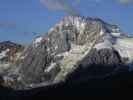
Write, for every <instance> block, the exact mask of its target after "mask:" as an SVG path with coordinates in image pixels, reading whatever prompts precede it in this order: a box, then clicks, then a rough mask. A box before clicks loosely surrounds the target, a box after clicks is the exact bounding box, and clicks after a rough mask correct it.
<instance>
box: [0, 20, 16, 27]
mask: <svg viewBox="0 0 133 100" xmlns="http://www.w3.org/2000/svg"><path fill="white" fill-rule="evenodd" d="M16 26H17V25H16V23H15V22H8V21H0V29H15V28H16Z"/></svg>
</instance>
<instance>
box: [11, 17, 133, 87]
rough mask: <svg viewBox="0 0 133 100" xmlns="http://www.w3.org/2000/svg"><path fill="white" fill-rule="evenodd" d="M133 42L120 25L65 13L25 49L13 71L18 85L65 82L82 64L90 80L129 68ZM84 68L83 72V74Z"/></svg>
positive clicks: (132, 60)
mask: <svg viewBox="0 0 133 100" xmlns="http://www.w3.org/2000/svg"><path fill="white" fill-rule="evenodd" d="M132 42H133V38H129V37H128V35H126V34H124V33H123V32H121V30H120V29H119V27H118V26H116V25H110V24H108V23H106V22H104V21H102V20H101V19H95V18H89V17H88V18H85V17H80V16H67V17H64V18H63V19H62V20H61V21H60V22H59V23H57V24H56V25H55V26H54V27H52V28H51V29H50V30H49V31H48V32H47V34H45V35H43V36H39V37H37V38H35V39H34V40H33V41H32V43H31V44H30V45H29V47H28V48H26V49H25V50H24V52H23V54H22V56H21V57H20V58H23V59H22V60H20V63H19V66H18V67H17V68H16V70H17V71H15V73H10V74H11V75H12V74H13V75H14V74H15V75H16V76H17V80H16V83H15V86H14V88H16V89H27V88H33V87H36V86H40V85H41V86H42V85H44V86H45V85H50V84H55V83H60V82H62V81H63V82H64V81H65V80H66V79H67V77H68V76H69V75H71V74H72V73H75V71H76V70H78V68H81V69H83V70H84V69H86V68H87V69H86V72H85V73H86V74H85V75H87V76H88V77H86V80H88V78H89V77H90V78H91V77H93V78H97V76H100V77H101V78H103V77H105V76H106V74H108V75H111V74H110V73H114V74H115V73H119V72H121V71H122V72H127V71H128V70H129V66H128V64H129V63H132V62H133V53H132V52H131V49H133V46H132ZM129 47H130V48H129ZM97 65H101V66H100V67H98V66H97ZM83 72H84V71H83ZM83 72H80V73H79V76H80V75H81V77H82V75H83ZM81 73H82V74H81ZM96 75H97V76H96ZM79 76H78V78H77V79H80V77H79ZM83 76H84V75H83ZM76 77H77V76H76ZM82 78H85V77H82ZM39 84H40V85H39Z"/></svg>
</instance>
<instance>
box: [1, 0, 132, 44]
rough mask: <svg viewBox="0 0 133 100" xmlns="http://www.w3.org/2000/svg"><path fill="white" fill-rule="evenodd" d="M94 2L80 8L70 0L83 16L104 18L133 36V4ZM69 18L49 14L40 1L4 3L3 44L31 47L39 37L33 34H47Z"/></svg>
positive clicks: (59, 13)
mask: <svg viewBox="0 0 133 100" xmlns="http://www.w3.org/2000/svg"><path fill="white" fill-rule="evenodd" d="M69 1H70V2H69ZM94 1H95V0H81V2H80V3H79V4H78V5H76V4H75V3H73V2H74V0H73V1H72V0H68V2H69V3H73V5H75V6H74V7H75V9H76V10H77V11H78V12H79V13H80V14H81V15H82V16H89V17H98V18H101V19H103V20H104V21H106V22H109V23H111V24H118V25H119V26H120V28H121V29H122V31H124V32H126V33H129V34H133V28H132V27H133V13H132V11H133V4H131V5H127V6H125V5H121V4H119V3H118V2H116V0H103V1H101V2H97V3H96V2H94ZM65 15H67V14H66V13H65V12H63V11H51V10H48V9H47V8H46V7H44V6H43V5H42V4H41V3H40V1H39V0H0V41H5V40H11V41H15V42H20V43H28V42H30V41H31V40H32V38H33V37H35V36H37V35H39V34H34V33H32V32H36V33H45V32H47V31H48V30H49V28H50V27H52V26H54V24H55V23H57V22H58V21H59V20H60V19H61V18H62V17H63V16H65Z"/></svg>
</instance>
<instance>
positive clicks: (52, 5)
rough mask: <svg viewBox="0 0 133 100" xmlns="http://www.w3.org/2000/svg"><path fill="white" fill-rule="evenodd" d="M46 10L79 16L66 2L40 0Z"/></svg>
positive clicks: (62, 0) (64, 0)
mask: <svg viewBox="0 0 133 100" xmlns="http://www.w3.org/2000/svg"><path fill="white" fill-rule="evenodd" d="M40 2H41V4H43V5H44V6H45V7H46V8H47V9H49V10H52V11H64V12H66V13H68V14H70V15H79V13H78V11H77V10H75V9H74V7H73V6H72V5H71V4H69V3H68V2H67V1H66V0H40Z"/></svg>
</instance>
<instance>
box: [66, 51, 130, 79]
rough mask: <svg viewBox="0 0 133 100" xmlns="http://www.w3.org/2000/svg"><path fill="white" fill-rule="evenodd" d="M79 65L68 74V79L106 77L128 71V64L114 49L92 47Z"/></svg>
mask: <svg viewBox="0 0 133 100" xmlns="http://www.w3.org/2000/svg"><path fill="white" fill-rule="evenodd" d="M78 65H79V66H78V68H77V69H76V71H74V72H73V73H72V74H70V75H69V76H68V80H71V81H73V80H88V79H90V78H94V79H95V78H105V77H108V76H111V75H114V74H117V73H119V72H128V66H127V65H125V64H124V62H123V61H122V58H121V57H120V55H119V53H118V52H117V51H116V50H113V49H101V50H96V49H92V50H91V51H90V52H89V53H88V54H87V56H86V57H85V58H84V59H83V60H82V61H81V62H79V63H78Z"/></svg>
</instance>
